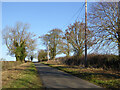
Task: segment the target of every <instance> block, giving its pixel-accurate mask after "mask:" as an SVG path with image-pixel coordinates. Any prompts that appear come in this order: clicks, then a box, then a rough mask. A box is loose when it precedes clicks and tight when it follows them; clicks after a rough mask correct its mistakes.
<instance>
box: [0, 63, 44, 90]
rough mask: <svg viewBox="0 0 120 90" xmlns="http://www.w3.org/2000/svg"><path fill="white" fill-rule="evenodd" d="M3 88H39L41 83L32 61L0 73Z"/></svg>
mask: <svg viewBox="0 0 120 90" xmlns="http://www.w3.org/2000/svg"><path fill="white" fill-rule="evenodd" d="M2 86H3V89H4V88H41V87H42V83H41V80H40V77H39V76H38V74H37V70H36V68H35V66H34V64H33V63H24V64H22V65H20V66H19V67H16V68H12V69H9V70H7V71H5V72H3V73H2Z"/></svg>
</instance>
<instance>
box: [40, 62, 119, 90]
mask: <svg viewBox="0 0 120 90" xmlns="http://www.w3.org/2000/svg"><path fill="white" fill-rule="evenodd" d="M42 63H43V64H46V65H49V66H51V67H54V68H57V69H59V70H62V71H64V72H67V73H70V74H72V75H74V76H77V77H79V78H81V79H84V80H87V81H89V82H91V83H94V84H96V85H99V86H101V87H104V88H109V89H112V88H120V72H112V71H106V70H103V69H102V68H80V67H78V66H72V67H70V66H67V65H57V64H55V63H54V64H52V63H49V62H42Z"/></svg>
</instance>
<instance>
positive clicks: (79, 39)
mask: <svg viewBox="0 0 120 90" xmlns="http://www.w3.org/2000/svg"><path fill="white" fill-rule="evenodd" d="M84 28H85V24H84V23H82V22H81V23H80V22H75V23H73V25H70V26H68V29H67V30H66V34H65V37H66V39H67V40H68V41H69V43H70V44H71V45H72V47H73V48H74V52H75V54H76V55H77V56H81V55H82V54H83V51H84V50H85V46H84V44H85V36H84V35H85V34H84V33H85V32H84ZM87 33H89V35H88V42H87V43H88V47H87V48H90V47H91V46H92V45H93V40H92V32H91V31H89V30H87Z"/></svg>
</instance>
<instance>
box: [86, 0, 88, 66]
mask: <svg viewBox="0 0 120 90" xmlns="http://www.w3.org/2000/svg"><path fill="white" fill-rule="evenodd" d="M87 66H88V65H87V0H85V67H87Z"/></svg>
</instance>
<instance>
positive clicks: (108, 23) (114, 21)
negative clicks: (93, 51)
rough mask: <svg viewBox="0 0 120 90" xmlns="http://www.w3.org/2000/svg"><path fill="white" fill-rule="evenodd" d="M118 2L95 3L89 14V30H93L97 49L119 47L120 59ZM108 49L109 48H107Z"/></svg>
mask: <svg viewBox="0 0 120 90" xmlns="http://www.w3.org/2000/svg"><path fill="white" fill-rule="evenodd" d="M118 10H119V9H118V2H98V3H93V4H92V6H91V9H90V12H89V15H88V16H89V17H88V18H89V19H88V21H89V23H90V24H89V25H90V26H89V28H90V29H92V30H93V32H94V33H95V34H94V37H95V39H94V40H95V41H96V43H97V49H98V48H99V47H102V48H103V47H109V48H111V49H115V48H116V47H118V51H119V57H120V28H118V27H119V26H120V18H119V17H120V16H119V11H118ZM106 49H107V48H106Z"/></svg>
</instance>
